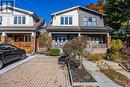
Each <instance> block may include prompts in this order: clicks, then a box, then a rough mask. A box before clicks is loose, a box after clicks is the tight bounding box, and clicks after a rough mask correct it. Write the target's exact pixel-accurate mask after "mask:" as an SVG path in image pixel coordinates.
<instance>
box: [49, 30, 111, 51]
mask: <svg viewBox="0 0 130 87" xmlns="http://www.w3.org/2000/svg"><path fill="white" fill-rule="evenodd" d="M51 36H52V47H53V48H60V49H62V48H63V46H64V45H65V43H67V42H68V41H69V40H72V39H73V38H75V37H77V36H84V37H86V41H87V43H88V44H87V48H86V49H87V50H89V51H92V52H94V53H95V52H99V53H100V52H101V53H103V52H104V53H105V52H106V50H107V49H108V48H110V43H111V37H110V36H109V33H94V32H91V33H74V32H73V33H69V34H68V33H51Z"/></svg>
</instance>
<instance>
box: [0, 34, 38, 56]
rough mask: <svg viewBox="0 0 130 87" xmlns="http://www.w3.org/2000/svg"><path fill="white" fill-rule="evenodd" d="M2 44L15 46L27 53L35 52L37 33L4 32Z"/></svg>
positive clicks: (0, 40) (0, 36) (0, 37)
mask: <svg viewBox="0 0 130 87" xmlns="http://www.w3.org/2000/svg"><path fill="white" fill-rule="evenodd" d="M0 42H5V43H9V44H12V45H15V46H17V47H19V48H21V49H24V50H25V51H26V52H27V53H32V52H33V51H35V44H36V43H35V33H34V32H27V33H26V32H17V33H14V32H13V33H12V32H6V33H5V32H2V33H1V35H0Z"/></svg>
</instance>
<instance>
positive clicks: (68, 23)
mask: <svg viewBox="0 0 130 87" xmlns="http://www.w3.org/2000/svg"><path fill="white" fill-rule="evenodd" d="M62 17H63V24H62V23H61V18H62ZM65 18H67V23H66V20H65ZM70 18H72V23H70ZM60 25H73V16H61V17H60Z"/></svg>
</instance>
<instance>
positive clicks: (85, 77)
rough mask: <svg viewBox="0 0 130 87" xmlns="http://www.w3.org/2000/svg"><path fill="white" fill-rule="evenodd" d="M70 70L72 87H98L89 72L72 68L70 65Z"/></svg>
mask: <svg viewBox="0 0 130 87" xmlns="http://www.w3.org/2000/svg"><path fill="white" fill-rule="evenodd" d="M68 70H69V75H70V80H71V84H72V86H75V87H77V86H78V87H83V86H91V87H93V86H94V87H96V86H97V81H96V80H95V79H94V78H93V77H92V76H91V74H90V73H89V72H87V70H86V69H85V68H84V67H82V68H80V69H78V68H75V67H73V66H71V65H70V64H69V63H68Z"/></svg>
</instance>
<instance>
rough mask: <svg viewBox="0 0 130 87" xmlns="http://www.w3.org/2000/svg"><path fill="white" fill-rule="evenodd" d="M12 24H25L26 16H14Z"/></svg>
mask: <svg viewBox="0 0 130 87" xmlns="http://www.w3.org/2000/svg"><path fill="white" fill-rule="evenodd" d="M15 18H16V19H15ZM14 24H18V25H23V24H26V16H14Z"/></svg>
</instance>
